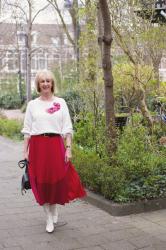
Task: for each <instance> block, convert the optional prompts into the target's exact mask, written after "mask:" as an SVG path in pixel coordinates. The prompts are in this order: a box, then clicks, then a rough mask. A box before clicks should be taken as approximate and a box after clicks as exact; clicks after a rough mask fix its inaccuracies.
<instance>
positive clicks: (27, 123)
mask: <svg viewBox="0 0 166 250" xmlns="http://www.w3.org/2000/svg"><path fill="white" fill-rule="evenodd" d="M31 128H32V114H31V105H30V102H29V103H28V105H27V108H26V112H25V118H24V125H23V129H22V130H21V133H23V134H24V135H25V136H26V135H27V136H30V135H31Z"/></svg>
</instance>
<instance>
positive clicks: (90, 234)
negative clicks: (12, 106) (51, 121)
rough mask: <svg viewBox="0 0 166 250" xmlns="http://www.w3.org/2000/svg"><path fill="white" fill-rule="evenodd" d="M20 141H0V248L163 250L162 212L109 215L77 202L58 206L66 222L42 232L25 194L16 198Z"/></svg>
mask: <svg viewBox="0 0 166 250" xmlns="http://www.w3.org/2000/svg"><path fill="white" fill-rule="evenodd" d="M21 158H22V143H20V142H13V141H11V140H9V139H6V138H3V137H0V250H1V249H2V250H7V249H8V250H10V249H11V250H29V249H31V250H54V249H56V250H139V249H142V250H166V210H160V211H155V212H150V213H142V214H137V215H130V216H123V217H115V216H111V215H110V214H108V213H106V212H105V211H102V210H101V209H99V208H97V207H95V206H92V205H90V204H88V202H87V201H85V200H82V201H81V200H78V201H75V202H72V203H70V204H67V205H66V206H58V210H59V215H60V218H59V220H60V221H61V222H62V221H64V222H67V224H66V225H64V226H59V227H56V229H55V232H54V233H52V234H48V233H46V232H45V215H44V212H43V209H42V207H40V206H38V205H37V204H36V202H35V200H34V197H33V195H32V193H31V191H29V192H27V194H26V195H24V196H22V195H21V193H20V181H21V176H22V170H21V169H19V168H18V166H17V162H18V161H19V160H20V159H21Z"/></svg>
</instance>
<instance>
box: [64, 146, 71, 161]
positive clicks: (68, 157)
mask: <svg viewBox="0 0 166 250" xmlns="http://www.w3.org/2000/svg"><path fill="white" fill-rule="evenodd" d="M71 158H72V154H71V148H66V152H65V162H66V163H67V162H69V161H70V159H71Z"/></svg>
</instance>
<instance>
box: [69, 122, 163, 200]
mask: <svg viewBox="0 0 166 250" xmlns="http://www.w3.org/2000/svg"><path fill="white" fill-rule="evenodd" d="M73 151H74V152H73V157H74V158H73V162H74V164H75V166H76V168H77V170H78V172H79V174H80V176H81V179H82V181H83V183H84V184H85V186H86V187H87V188H89V189H90V190H93V191H95V192H99V193H101V194H102V195H103V196H104V197H106V198H108V199H112V200H114V201H116V202H132V201H137V200H142V199H153V198H158V197H166V161H165V156H166V148H164V147H159V145H158V144H157V141H154V139H153V140H152V137H150V135H149V134H148V130H147V129H146V128H145V127H143V126H142V125H140V126H138V127H131V126H128V127H126V128H125V130H124V132H123V133H122V134H121V136H120V138H119V142H118V149H117V153H116V154H115V155H114V159H113V160H114V164H113V163H112V166H110V164H109V161H108V159H107V157H106V158H103V157H102V158H101V157H99V155H98V154H97V153H96V152H95V151H94V149H93V148H92V149H91V150H90V148H87V147H81V146H80V147H78V146H74V149H73Z"/></svg>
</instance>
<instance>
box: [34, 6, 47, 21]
mask: <svg viewBox="0 0 166 250" xmlns="http://www.w3.org/2000/svg"><path fill="white" fill-rule="evenodd" d="M48 6H50V4H47V5H45V6H44V7H43V8H42V9H40V10H38V11H37V12H36V14H35V15H34V17H33V18H32V21H31V22H32V23H33V22H34V20H35V18H36V17H37V16H38V14H39V13H40V12H41V11H43V10H45V9H47V8H48Z"/></svg>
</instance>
